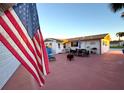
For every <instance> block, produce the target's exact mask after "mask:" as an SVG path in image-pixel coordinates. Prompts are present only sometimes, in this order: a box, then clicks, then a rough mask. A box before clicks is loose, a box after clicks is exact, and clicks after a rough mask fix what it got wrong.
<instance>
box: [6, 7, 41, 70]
mask: <svg viewBox="0 0 124 93" xmlns="http://www.w3.org/2000/svg"><path fill="white" fill-rule="evenodd" d="M6 15H7V16H8V17H9V18H10V21H11V22H12V23H13V25H15V27H16V29H17V30H18V31H19V34H20V35H21V37H22V38H23V40H24V41H25V43H26V44H27V45H28V46H29V49H30V50H31V51H32V53H33V54H34V56H35V58H36V60H37V61H38V59H37V54H36V52H35V51H36V50H34V49H35V48H34V44H33V42H32V40H31V39H30V37H29V36H28V34H27V33H26V32H27V31H26V29H25V28H24V26H23V24H22V23H21V22H20V19H19V18H18V16H17V15H16V13H15V12H14V10H12V8H11V9H10V10H9V11H6ZM38 66H39V68H40V69H41V71H42V72H43V70H42V69H43V67H42V66H41V65H38Z"/></svg>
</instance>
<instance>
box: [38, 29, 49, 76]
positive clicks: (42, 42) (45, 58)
mask: <svg viewBox="0 0 124 93" xmlns="http://www.w3.org/2000/svg"><path fill="white" fill-rule="evenodd" d="M39 34H40V37H41V38H40V41H41V43H40V44H41V46H42V48H41V49H42V51H43V56H44V63H45V68H46V73H47V74H48V73H49V60H48V55H47V52H46V47H45V45H44V41H43V36H42V34H41V32H40V30H39Z"/></svg>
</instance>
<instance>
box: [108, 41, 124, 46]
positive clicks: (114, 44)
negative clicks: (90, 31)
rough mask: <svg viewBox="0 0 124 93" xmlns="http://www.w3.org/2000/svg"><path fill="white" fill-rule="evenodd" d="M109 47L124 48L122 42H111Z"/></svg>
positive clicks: (123, 42)
mask: <svg viewBox="0 0 124 93" xmlns="http://www.w3.org/2000/svg"><path fill="white" fill-rule="evenodd" d="M110 46H111V47H112V46H124V41H111V42H110Z"/></svg>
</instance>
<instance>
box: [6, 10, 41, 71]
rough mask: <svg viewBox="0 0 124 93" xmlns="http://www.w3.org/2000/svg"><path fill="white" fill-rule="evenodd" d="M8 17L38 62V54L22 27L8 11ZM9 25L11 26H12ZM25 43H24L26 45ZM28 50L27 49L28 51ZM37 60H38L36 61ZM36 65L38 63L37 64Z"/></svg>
mask: <svg viewBox="0 0 124 93" xmlns="http://www.w3.org/2000/svg"><path fill="white" fill-rule="evenodd" d="M5 14H6V15H7V17H8V18H9V19H10V21H11V22H12V23H13V25H16V27H15V28H16V29H17V30H18V33H19V35H20V36H21V37H22V39H23V40H22V41H24V42H25V43H26V44H25V45H27V46H26V47H28V48H29V49H30V50H28V51H30V52H32V53H33V55H32V58H33V59H34V60H35V61H38V59H37V57H36V53H35V51H34V49H33V47H32V46H31V44H30V42H29V40H28V39H27V38H26V36H25V35H24V33H23V31H22V30H21V28H20V26H19V25H18V23H17V22H16V20H15V18H14V17H13V16H12V15H11V14H10V13H9V12H8V11H7V12H6V13H5ZM10 24H11V23H10ZM10 24H9V25H10ZM24 42H23V43H24ZM28 48H27V49H28ZM32 53H29V54H30V55H31V54H32ZM35 58H36V59H35ZM35 63H36V62H35ZM38 67H39V68H40V70H41V71H42V72H43V68H42V66H41V65H38Z"/></svg>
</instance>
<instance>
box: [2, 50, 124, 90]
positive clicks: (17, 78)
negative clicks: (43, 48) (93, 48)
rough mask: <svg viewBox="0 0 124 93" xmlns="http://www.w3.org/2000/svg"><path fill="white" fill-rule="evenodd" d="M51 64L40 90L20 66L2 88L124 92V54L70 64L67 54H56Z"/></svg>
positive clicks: (76, 59) (75, 59) (83, 58)
mask: <svg viewBox="0 0 124 93" xmlns="http://www.w3.org/2000/svg"><path fill="white" fill-rule="evenodd" d="M56 59H57V60H56V61H52V62H50V72H51V73H50V74H49V75H48V76H47V77H46V80H45V81H46V83H45V85H44V86H43V87H41V88H40V87H39V86H38V85H37V83H36V81H35V80H34V79H33V77H32V76H31V75H30V74H29V73H28V72H27V71H26V70H25V68H24V67H23V66H20V67H19V68H18V69H17V71H16V72H15V73H14V75H13V76H12V78H11V79H10V80H9V81H8V82H7V84H6V85H5V86H4V87H3V89H4V90H5V89H41V90H69V89H70V90H73V89H74V90H91V89H92V90H101V89H102V90H104V89H105V90H110V89H111V90H115V89H116V90H118V89H124V55H123V54H122V52H121V51H110V52H109V53H106V54H103V55H91V56H90V57H75V58H74V60H73V61H71V62H69V61H67V59H66V54H58V55H56Z"/></svg>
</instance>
